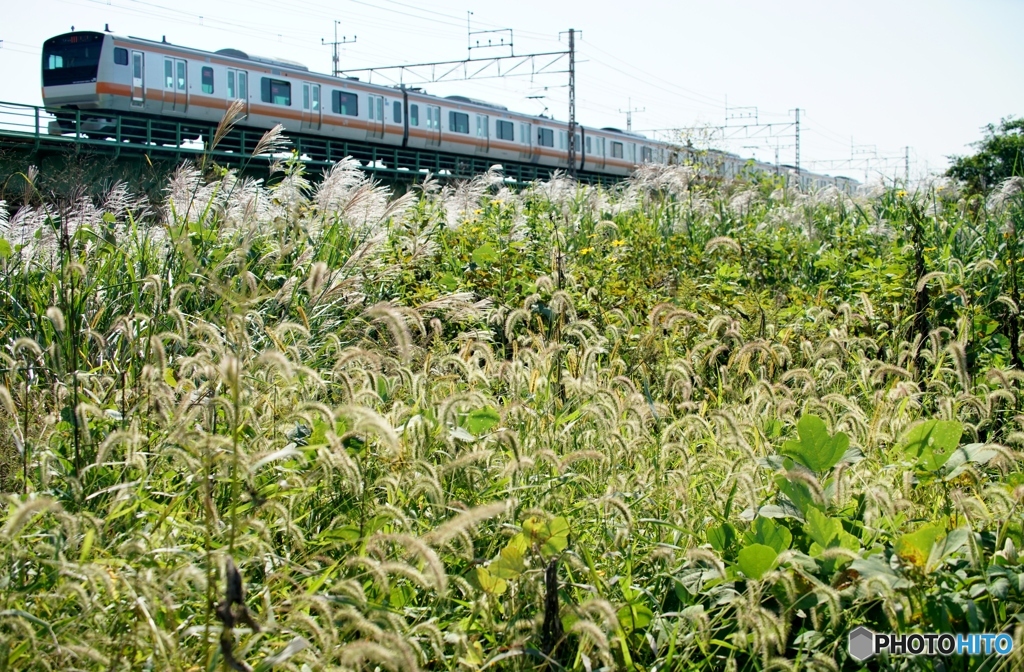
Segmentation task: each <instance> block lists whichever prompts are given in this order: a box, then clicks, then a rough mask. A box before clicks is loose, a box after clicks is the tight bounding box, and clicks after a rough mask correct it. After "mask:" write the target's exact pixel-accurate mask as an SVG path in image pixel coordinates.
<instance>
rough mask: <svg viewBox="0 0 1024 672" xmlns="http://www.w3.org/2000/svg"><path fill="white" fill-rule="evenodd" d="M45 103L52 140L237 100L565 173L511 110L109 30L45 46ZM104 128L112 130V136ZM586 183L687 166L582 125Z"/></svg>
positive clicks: (678, 152)
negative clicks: (73, 124) (74, 116)
mask: <svg viewBox="0 0 1024 672" xmlns="http://www.w3.org/2000/svg"><path fill="white" fill-rule="evenodd" d="M42 95H43V103H44V105H45V106H46V107H47V108H50V109H53V110H58V113H57V116H58V120H57V121H56V122H54V123H53V124H51V127H50V132H52V133H56V134H60V133H64V132H67V131H69V130H84V131H86V132H88V133H89V134H90V135H91V136H93V137H97V136H98V137H104V136H105V135H107V134H109V133H111V132H112V130H113V129H112V126H113V124H114V122H113V120H105V119H104V118H103V117H102V116H97V115H96V114H90V119H89V122H88V124H89V125H88V126H86V125H85V124H84V123H83V126H84V128H83V129H73V128H71V129H69V128H68V121H67V119H68V115H65V116H64V118H63V119H62V118H61V115H60V112H59V111H60V110H65V111H69V112H70V111H73V110H81V111H83V112H86V111H87V112H89V113H101V112H105V111H109V112H116V113H118V114H120V115H126V114H127V115H133V116H135V115H137V116H139V117H140V118H141V117H149V118H154V119H173V120H176V121H182V120H185V121H195V122H197V128H198V129H204V128H205V129H209V128H211V127H213V126H216V124H217V123H218V122H219V121H220V120H221V118H222V117H223V115H224V113H225V110H226V109H227V108H228V107H229V106H230V105H231V104H232V103H233V102H234V101H235V100H241V101H242V106H243V108H242V112H243V115H244V116H243V118H242V120H241V122H240V123H241V125H242V126H244V127H247V128H253V129H269V128H272V127H274V126H275V125H276V124H281V125H283V127H284V130H285V132H286V133H289V134H301V135H304V136H315V137H320V138H330V139H339V140H347V141H356V142H363V143H369V144H374V145H380V146H387V147H395V146H397V147H402V148H410V149H418V150H424V151H436V152H444V153H447V154H453V155H458V156H471V157H486V158H487V159H488V160H490V161H493V163H496V164H498V163H502V162H519V163H523V164H535V165H537V166H545V167H550V168H552V169H554V168H563V169H565V168H567V167H568V159H569V128H568V123H566V122H563V121H556V120H555V119H552V118H549V117H546V116H543V115H541V116H534V115H529V114H524V113H521V112H515V111H512V110H509V109H508V108H507V107H505V106H502V105H496V104H493V103H488V102H485V101H482V100H478V99H475V98H470V97H466V96H459V95H451V96H445V97H438V96H432V95H428V94H427V92H426V91H424V90H423V89H420V88H409V87H404V86H400V87H392V86H384V85H378V84H372V83H369V82H364V81H360V80H359V79H358V78H354V77H335V76H331V75H326V74H320V73H316V72H312V71H310V69H309V68H307V67H306V66H304V65H302V64H301V63H296V62H294V61H290V60H284V59H279V58H266V57H262V56H256V55H253V54H248V53H246V52H243V51H241V50H238V49H231V48H228V49H221V50H219V51H215V52H210V51H203V50H200V49H192V48H188V47H182V46H179V45H176V44H172V43H170V42H167V40H166V38H165V39H162V40H160V41H155V40H147V39H142V38H138V37H130V36H123V35H116V34H114V33H112V32H109V31H107V30H105V31H104V32H94V31H77V32H75V31H72V32H70V33H64V34H62V35H57V36H55V37H51V38H49V39H47V40H46V41H45V42H44V43H43V53H42ZM108 126H109V127H108ZM575 150H576V152H575V154H576V161H577V162H578V163H577V166H576V170H577V171H578V172H580V173H591V174H598V175H606V176H612V177H625V176H628V175H629V174H631V173H632V172H633V171H634V170H636V168H637V167H639V166H640V165H642V164H645V163H655V164H663V165H666V164H667V165H671V164H679V163H685V162H688V161H690V160H692V158H693V157H692V156H691V153H690V151H689V150H688V149H686V148H684V147H681V146H678V145H675V144H672V143H667V142H663V141H659V140H653V139H650V138H647V137H645V136H644V135H642V134H639V133H632V132H629V131H623V130H621V129H616V128H591V127H589V126H584V125H576V133H575ZM703 165H706V166H713V168H712V170H714V171H716V172H717V173H719V174H721V175H723V176H724V177H733V176H736V175H739V174H741V173H742V171H745V170H755V171H765V172H776V171H777V170H778V167H777V166H775V165H771V164H764V163H759V162H755V161H750V160H747V159H743V158H742V157H739V156H737V155H734V154H729V153H725V152H714V153H713V154H712V156H711V160H710V161H709V160H708V157H706V156H705V157H704V161H703ZM786 172H787V174H788V177H789V178H790V179H798V180H799V182H798V186H799V187H801V188H803V189H805V190H807V189H814V188H821V187H825V186H828V185H833V186H835V187H837V188H838V189H840V190H841V191H844V192H852V191H854V190H855V189H856V188H857V186H859V184H858V183H857V182H856V181H855V180H851V179H848V178H845V177H832V176H828V175H818V174H815V173H809V172H806V171H803V172H801V171H786Z"/></svg>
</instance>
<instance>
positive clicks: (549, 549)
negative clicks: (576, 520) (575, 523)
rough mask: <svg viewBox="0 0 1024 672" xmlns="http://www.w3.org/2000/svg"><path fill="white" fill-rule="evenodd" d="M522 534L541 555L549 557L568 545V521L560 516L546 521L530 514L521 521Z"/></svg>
mask: <svg viewBox="0 0 1024 672" xmlns="http://www.w3.org/2000/svg"><path fill="white" fill-rule="evenodd" d="M523 535H524V536H525V537H526V538H527V539H528V540H529V542H530V543H531V544H532V545H533V546H535V547H536V548H537V549H538V550H539V551H540V554H541V556H543V557H544V558H545V559H550V558H552V557H554V556H556V555H558V554H559V553H561V552H562V551H564V550H565V547H566V546H568V545H569V521H567V520H566V519H565V518H564V517H562V516H558V517H557V518H552V519H551V520H548V521H542V520H541V519H540V518H538V517H536V516H530V517H529V518H527V519H526V520H525V521H524V522H523Z"/></svg>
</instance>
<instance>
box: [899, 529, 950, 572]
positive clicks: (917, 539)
mask: <svg viewBox="0 0 1024 672" xmlns="http://www.w3.org/2000/svg"><path fill="white" fill-rule="evenodd" d="M945 536H946V528H945V526H944V525H942V524H941V523H929V524H927V525H924V526H922V527H920V528H918V529H917V531H916V532H910V533H909V534H904V535H903V536H901V537H900V538H899V539H897V540H896V546H895V550H896V553H897V554H898V555H899V556H900V557H901V558H903V559H904V560H906V561H907V562H909V563H911V564H912V565H916V566H917V567H924V566H925V564H926V563H927V562H928V556H930V555H931V553H932V547H934V546H935V544H936V543H937V542H939V541H940V540H941V539H942V538H943V537H945Z"/></svg>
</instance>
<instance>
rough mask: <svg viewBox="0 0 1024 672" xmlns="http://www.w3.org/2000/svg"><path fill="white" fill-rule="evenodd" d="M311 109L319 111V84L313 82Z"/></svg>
mask: <svg viewBox="0 0 1024 672" xmlns="http://www.w3.org/2000/svg"><path fill="white" fill-rule="evenodd" d="M313 111H314V112H319V111H320V85H319V84H314V85H313Z"/></svg>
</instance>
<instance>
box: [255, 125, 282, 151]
mask: <svg viewBox="0 0 1024 672" xmlns="http://www.w3.org/2000/svg"><path fill="white" fill-rule="evenodd" d="M291 144H292V142H291V140H289V139H288V138H287V137H286V136H285V134H284V125H283V124H277V125H276V126H274V127H273V128H272V129H270V130H269V131H267V132H266V133H264V134H263V137H261V138H260V141H259V142H257V143H256V149H254V150H253V151H252V155H253V156H273V155H275V154H280V153H281V152H283V151H285V150H286V149H288V147H289V146H290V145H291Z"/></svg>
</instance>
